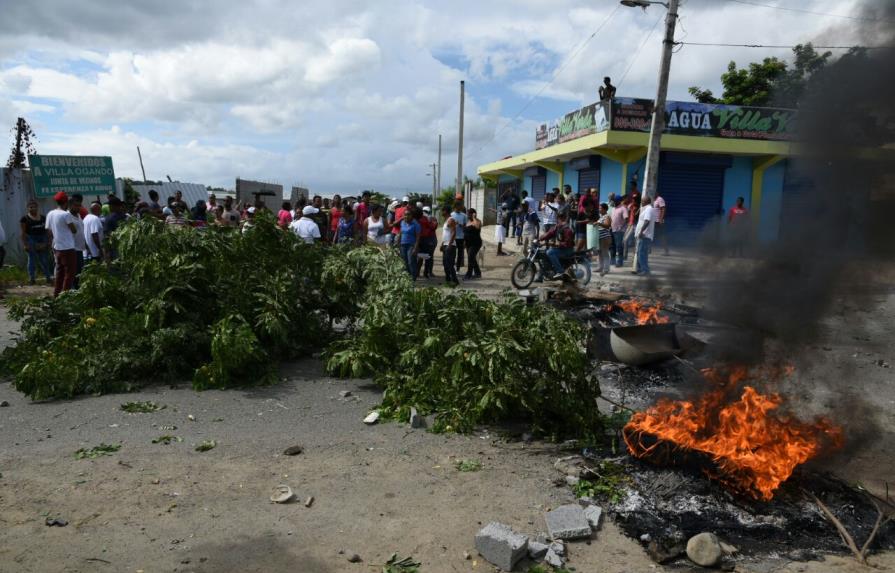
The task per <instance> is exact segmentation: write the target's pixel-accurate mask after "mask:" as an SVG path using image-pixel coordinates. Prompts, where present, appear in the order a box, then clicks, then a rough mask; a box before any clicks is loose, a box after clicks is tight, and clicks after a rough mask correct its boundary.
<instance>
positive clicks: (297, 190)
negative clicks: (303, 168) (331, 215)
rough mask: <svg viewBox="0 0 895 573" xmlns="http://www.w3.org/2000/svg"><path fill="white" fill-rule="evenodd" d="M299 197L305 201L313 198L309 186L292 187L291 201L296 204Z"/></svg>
mask: <svg viewBox="0 0 895 573" xmlns="http://www.w3.org/2000/svg"><path fill="white" fill-rule="evenodd" d="M299 199H304V200H305V201H309V200H310V199H311V192H310V191H308V188H307V187H294V186H293V187H292V194H291V195H290V196H289V201H290V202H291V203H292V204H293V205H295V204H296V203H298V200H299Z"/></svg>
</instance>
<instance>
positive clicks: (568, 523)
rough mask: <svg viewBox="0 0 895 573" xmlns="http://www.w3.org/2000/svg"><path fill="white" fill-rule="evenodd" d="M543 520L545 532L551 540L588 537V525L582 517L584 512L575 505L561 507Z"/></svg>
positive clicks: (549, 513)
mask: <svg viewBox="0 0 895 573" xmlns="http://www.w3.org/2000/svg"><path fill="white" fill-rule="evenodd" d="M544 519H545V520H546V522H547V531H548V533H550V537H552V538H553V539H580V538H582V537H590V524H589V523H588V522H587V518H586V517H585V516H584V510H583V509H581V506H580V505H578V504H576V503H570V504H567V505H561V506H559V507H557V508H556V509H554V510H553V511H550V512H548V513H547V514H546V515H545V516H544Z"/></svg>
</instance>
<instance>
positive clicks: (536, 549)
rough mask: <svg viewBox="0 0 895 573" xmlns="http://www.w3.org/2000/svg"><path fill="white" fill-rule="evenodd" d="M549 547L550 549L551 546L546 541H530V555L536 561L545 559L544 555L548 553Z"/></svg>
mask: <svg viewBox="0 0 895 573" xmlns="http://www.w3.org/2000/svg"><path fill="white" fill-rule="evenodd" d="M548 549H550V546H549V545H547V544H546V543H539V542H537V541H529V542H528V556H529V557H531V558H532V559H534V560H536V561H537V560H538V559H543V558H544V555H546V554H547V550H548Z"/></svg>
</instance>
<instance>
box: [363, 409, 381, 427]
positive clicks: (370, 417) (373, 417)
mask: <svg viewBox="0 0 895 573" xmlns="http://www.w3.org/2000/svg"><path fill="white" fill-rule="evenodd" d="M378 421H379V412H378V411H373V412H370V413H369V414H367V417H366V418H364V424H367V425H371V424H375V423H376V422H378Z"/></svg>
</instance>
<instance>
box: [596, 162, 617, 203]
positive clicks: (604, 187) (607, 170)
mask: <svg viewBox="0 0 895 573" xmlns="http://www.w3.org/2000/svg"><path fill="white" fill-rule="evenodd" d="M621 188H622V164H621V163H619V162H617V161H613V160H611V159H607V158H606V157H604V158H603V161H602V166H601V168H600V202H601V203H603V202H605V201H606V200H607V199H608V198H609V194H610V193H615V194H616V195H618V193H619V190H620V189H621Z"/></svg>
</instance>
